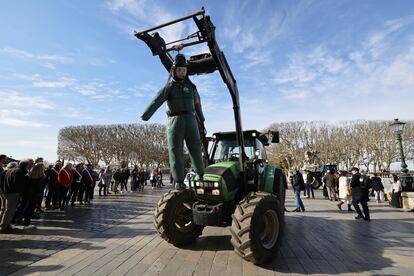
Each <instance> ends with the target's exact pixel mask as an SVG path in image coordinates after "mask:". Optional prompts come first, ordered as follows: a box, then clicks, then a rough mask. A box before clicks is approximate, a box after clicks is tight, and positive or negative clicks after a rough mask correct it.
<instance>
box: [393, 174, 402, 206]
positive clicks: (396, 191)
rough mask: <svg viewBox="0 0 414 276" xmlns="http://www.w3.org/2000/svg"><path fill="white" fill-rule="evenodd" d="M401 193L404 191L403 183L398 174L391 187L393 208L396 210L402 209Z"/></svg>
mask: <svg viewBox="0 0 414 276" xmlns="http://www.w3.org/2000/svg"><path fill="white" fill-rule="evenodd" d="M401 191H402V186H401V182H400V180H399V178H398V176H397V175H396V174H393V175H392V185H391V192H392V200H391V206H392V207H394V208H402V204H401Z"/></svg>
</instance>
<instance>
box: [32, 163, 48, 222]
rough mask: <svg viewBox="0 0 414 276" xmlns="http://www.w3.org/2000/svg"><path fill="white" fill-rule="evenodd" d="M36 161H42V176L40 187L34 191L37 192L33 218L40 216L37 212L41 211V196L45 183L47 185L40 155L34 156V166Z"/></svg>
mask: <svg viewBox="0 0 414 276" xmlns="http://www.w3.org/2000/svg"><path fill="white" fill-rule="evenodd" d="M38 163H42V167H43V177H42V178H41V180H40V188H39V189H37V190H36V192H37V194H36V203H35V213H36V215H34V216H33V218H35V217H36V218H40V216H39V214H40V213H43V210H42V202H43V196H44V193H45V189H46V185H47V182H46V174H45V166H44V162H43V158H42V157H38V158H36V160H35V164H34V166H36V165H37V164H38Z"/></svg>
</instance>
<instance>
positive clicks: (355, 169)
mask: <svg viewBox="0 0 414 276" xmlns="http://www.w3.org/2000/svg"><path fill="white" fill-rule="evenodd" d="M352 171H357V172H359V168H357V167H353V168H352V169H351V172H352Z"/></svg>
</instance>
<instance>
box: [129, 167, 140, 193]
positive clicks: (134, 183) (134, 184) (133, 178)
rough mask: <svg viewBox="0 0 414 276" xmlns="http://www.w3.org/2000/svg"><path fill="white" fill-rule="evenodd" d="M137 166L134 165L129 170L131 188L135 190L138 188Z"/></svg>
mask: <svg viewBox="0 0 414 276" xmlns="http://www.w3.org/2000/svg"><path fill="white" fill-rule="evenodd" d="M138 173H139V170H138V166H137V165H135V167H134V169H133V170H132V172H131V190H132V191H136V190H137V188H138Z"/></svg>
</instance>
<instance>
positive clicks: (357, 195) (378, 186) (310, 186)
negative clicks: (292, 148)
mask: <svg viewBox="0 0 414 276" xmlns="http://www.w3.org/2000/svg"><path fill="white" fill-rule="evenodd" d="M289 176H290V177H289V179H290V182H291V185H292V187H293V191H294V197H295V202H296V208H295V209H294V210H293V211H292V212H305V205H304V203H303V201H302V199H301V192H303V196H304V197H306V198H311V197H312V199H314V198H315V194H314V187H315V184H316V183H317V182H318V180H317V177H316V176H315V174H314V173H312V172H310V171H309V170H304V171H303V174H302V173H301V172H300V171H299V169H297V168H296V169H295V170H294V171H293V172H290V173H289ZM320 181H322V188H323V197H324V199H326V200H330V201H335V202H337V207H338V209H339V210H341V211H342V206H343V205H344V204H346V205H347V207H348V212H354V211H356V212H357V216H356V217H355V219H363V220H366V221H370V220H371V218H370V214H369V207H368V202H369V201H370V196H371V197H374V198H375V200H376V202H377V203H380V202H381V201H382V200H383V199H384V200H385V201H388V202H389V203H390V205H391V206H392V207H394V208H402V199H401V192H402V186H401V182H400V181H399V178H398V176H397V175H395V174H393V175H392V180H391V183H390V184H391V190H390V193H391V198H390V199H388V196H387V193H386V192H385V189H384V185H383V183H382V179H381V178H380V177H379V176H378V175H377V174H376V173H374V174H372V175H371V176H370V175H368V174H367V172H366V171H362V170H361V172H360V170H359V168H357V167H353V168H352V169H351V171H350V173H349V172H347V171H337V172H333V171H330V170H327V172H326V173H325V175H324V176H323V178H322V179H320ZM352 206H353V207H354V209H355V210H354V209H352ZM360 206H361V207H362V210H361V207H360Z"/></svg>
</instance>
